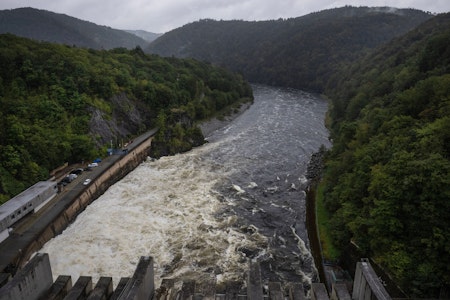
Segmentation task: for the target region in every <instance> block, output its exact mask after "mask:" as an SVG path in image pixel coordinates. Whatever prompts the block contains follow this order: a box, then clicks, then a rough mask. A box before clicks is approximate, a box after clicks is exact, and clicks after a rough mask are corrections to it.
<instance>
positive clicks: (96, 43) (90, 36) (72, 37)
mask: <svg viewBox="0 0 450 300" xmlns="http://www.w3.org/2000/svg"><path fill="white" fill-rule="evenodd" d="M0 33H11V34H14V35H17V36H21V37H25V38H30V39H34V40H38V41H46V42H51V43H58V44H66V45H69V46H77V47H84V48H93V49H112V48H120V47H123V48H127V49H132V48H135V47H137V46H139V47H146V46H147V45H148V42H147V41H146V40H144V39H142V38H141V37H139V36H137V35H135V34H132V33H129V32H126V31H123V30H119V29H113V28H111V27H108V26H102V25H97V24H95V23H92V22H89V21H84V20H80V19H77V18H75V17H71V16H68V15H66V14H58V13H54V12H51V11H47V10H41V9H36V8H32V7H24V8H17V9H11V10H1V11H0Z"/></svg>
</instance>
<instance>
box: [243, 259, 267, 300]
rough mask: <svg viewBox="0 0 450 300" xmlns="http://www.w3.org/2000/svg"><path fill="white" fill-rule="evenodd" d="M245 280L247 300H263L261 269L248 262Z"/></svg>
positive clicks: (255, 264)
mask: <svg viewBox="0 0 450 300" xmlns="http://www.w3.org/2000/svg"><path fill="white" fill-rule="evenodd" d="M249 264H250V267H249V272H248V279H247V298H248V299H249V300H257V299H263V288H262V282H261V267H260V266H259V263H257V262H252V261H250V263H249Z"/></svg>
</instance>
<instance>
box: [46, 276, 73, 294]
mask: <svg viewBox="0 0 450 300" xmlns="http://www.w3.org/2000/svg"><path fill="white" fill-rule="evenodd" d="M71 288H72V278H71V277H70V276H67V275H59V276H58V278H57V279H56V281H55V282H54V283H53V284H52V286H51V288H50V291H49V292H48V293H47V294H46V295H45V296H44V297H42V298H41V299H42V300H44V299H45V300H62V299H64V298H65V297H66V295H67V293H68V292H69V291H70V289H71Z"/></svg>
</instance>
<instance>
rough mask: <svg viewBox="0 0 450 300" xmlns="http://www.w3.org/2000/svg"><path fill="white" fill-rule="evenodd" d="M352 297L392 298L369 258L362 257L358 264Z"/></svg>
mask: <svg viewBox="0 0 450 300" xmlns="http://www.w3.org/2000/svg"><path fill="white" fill-rule="evenodd" d="M352 299H354V300H372V299H378V300H391V296H389V294H388V292H387V291H386V289H385V288H384V286H383V284H382V283H381V282H380V280H379V278H378V276H377V274H376V273H375V271H374V270H373V268H372V266H371V265H370V263H369V261H368V259H361V262H358V263H357V264H356V272H355V280H354V283H353V293H352Z"/></svg>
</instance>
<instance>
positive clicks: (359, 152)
mask: <svg viewBox="0 0 450 300" xmlns="http://www.w3.org/2000/svg"><path fill="white" fill-rule="evenodd" d="M327 94H328V96H329V97H330V99H331V106H330V117H331V119H332V122H331V127H330V130H331V137H332V139H333V148H332V149H331V151H330V152H329V153H328V156H327V159H326V167H325V171H326V173H325V177H324V179H325V180H324V185H325V187H324V199H323V201H324V204H325V207H326V209H327V211H328V212H329V213H330V216H331V217H330V226H331V228H332V230H331V232H332V235H333V240H334V242H335V243H336V245H338V247H340V248H344V247H345V245H347V244H348V243H349V242H350V241H352V242H354V243H355V244H356V245H357V246H358V247H359V248H360V249H361V250H362V251H363V252H364V253H365V254H366V255H370V256H371V257H373V258H374V259H375V260H376V261H377V262H378V263H379V264H381V265H382V266H383V267H384V268H386V269H387V270H388V271H389V272H390V273H391V275H393V277H394V278H395V280H396V282H397V283H398V284H399V285H400V286H401V287H402V288H403V289H404V290H405V291H406V292H407V293H408V294H409V295H410V296H412V297H436V298H437V297H438V296H439V292H440V289H441V288H443V287H447V288H448V287H449V285H450V246H449V245H450V230H449V227H448V224H449V223H448V222H449V220H450V201H449V199H450V184H449V183H450V117H449V116H450V14H443V15H439V16H437V17H435V18H433V19H431V20H430V21H428V22H426V23H425V24H423V25H421V26H419V27H418V28H417V29H415V30H414V31H412V32H411V33H409V34H407V35H405V36H404V37H402V38H400V39H397V40H395V41H393V42H391V43H389V44H388V45H386V46H383V47H382V48H381V49H379V50H378V51H376V52H374V53H372V54H370V55H368V56H367V57H366V58H365V59H363V60H360V61H359V62H357V63H355V64H352V65H351V66H349V67H348V68H345V69H343V71H342V72H340V73H338V74H336V76H335V77H334V79H333V80H332V81H331V82H330V83H329V86H328V91H327Z"/></svg>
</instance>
